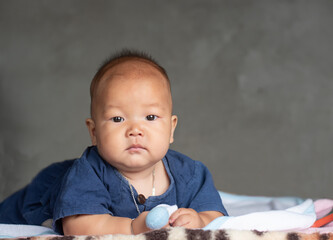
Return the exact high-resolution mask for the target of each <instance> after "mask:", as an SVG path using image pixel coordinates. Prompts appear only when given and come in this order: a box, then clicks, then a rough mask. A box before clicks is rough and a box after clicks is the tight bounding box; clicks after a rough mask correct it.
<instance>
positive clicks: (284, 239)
mask: <svg viewBox="0 0 333 240" xmlns="http://www.w3.org/2000/svg"><path fill="white" fill-rule="evenodd" d="M243 239H244V240H266V239H269V240H273V239H274V240H333V232H328V233H320V232H314V233H301V232H282V231H267V232H261V231H256V230H252V231H246V230H231V229H224V230H202V229H186V228H169V229H159V230H154V231H151V232H147V233H143V234H139V235H121V234H115V235H101V236H56V235H54V236H52V235H44V236H36V237H28V238H11V239H10V240H243Z"/></svg>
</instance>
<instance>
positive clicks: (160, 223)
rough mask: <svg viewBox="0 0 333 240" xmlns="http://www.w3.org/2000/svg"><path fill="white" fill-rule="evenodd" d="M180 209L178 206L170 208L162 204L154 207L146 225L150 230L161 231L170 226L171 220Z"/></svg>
mask: <svg viewBox="0 0 333 240" xmlns="http://www.w3.org/2000/svg"><path fill="white" fill-rule="evenodd" d="M177 209H178V207H177V206H176V205H173V206H170V205H167V204H160V205H158V206H156V207H154V208H153V209H152V210H150V212H149V213H148V215H147V217H146V225H147V227H149V228H150V229H159V228H162V227H164V226H165V225H167V224H168V221H169V218H170V216H171V214H172V213H174V212H175V211H176V210H177Z"/></svg>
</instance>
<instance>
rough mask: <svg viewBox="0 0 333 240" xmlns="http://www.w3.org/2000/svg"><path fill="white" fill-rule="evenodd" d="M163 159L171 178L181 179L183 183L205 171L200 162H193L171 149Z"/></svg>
mask: <svg viewBox="0 0 333 240" xmlns="http://www.w3.org/2000/svg"><path fill="white" fill-rule="evenodd" d="M165 158H166V160H167V163H168V165H169V168H170V171H171V173H172V174H173V176H174V177H179V178H182V180H184V181H185V182H188V181H189V180H191V179H192V178H193V177H194V176H196V175H197V174H200V173H201V172H202V171H206V167H205V165H204V164H203V163H202V162H200V161H196V160H193V159H191V158H190V157H188V156H186V155H185V154H182V153H180V152H177V151H174V150H171V149H169V151H168V152H167V154H166V156H165Z"/></svg>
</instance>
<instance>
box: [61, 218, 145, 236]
mask: <svg viewBox="0 0 333 240" xmlns="http://www.w3.org/2000/svg"><path fill="white" fill-rule="evenodd" d="M147 214H148V212H143V213H141V214H140V215H139V216H138V217H137V218H136V219H134V220H133V221H132V219H130V218H125V217H114V216H111V215H109V214H98V215H97V214H96V215H85V214H84V215H74V216H69V217H65V218H63V219H62V227H63V231H64V234H65V235H103V234H133V233H134V234H139V233H142V232H146V231H149V230H150V229H149V228H147V226H146V223H145V219H146V216H147ZM132 231H133V232H132Z"/></svg>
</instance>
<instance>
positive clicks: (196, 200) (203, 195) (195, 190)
mask: <svg viewBox="0 0 333 240" xmlns="http://www.w3.org/2000/svg"><path fill="white" fill-rule="evenodd" d="M187 186H188V188H187V189H192V191H190V194H191V196H190V198H191V201H190V204H189V208H192V209H194V210H196V211H197V212H203V211H218V212H221V213H223V214H224V215H225V216H227V215H228V213H227V211H226V209H225V208H224V206H223V204H222V200H221V197H220V194H219V193H218V191H217V189H216V188H215V185H214V181H213V177H212V175H211V173H210V172H209V170H208V169H207V167H206V166H205V165H204V164H202V163H201V162H199V161H195V168H194V173H193V177H192V178H191V180H190V181H189V182H188V184H187Z"/></svg>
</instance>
